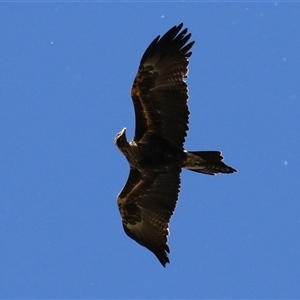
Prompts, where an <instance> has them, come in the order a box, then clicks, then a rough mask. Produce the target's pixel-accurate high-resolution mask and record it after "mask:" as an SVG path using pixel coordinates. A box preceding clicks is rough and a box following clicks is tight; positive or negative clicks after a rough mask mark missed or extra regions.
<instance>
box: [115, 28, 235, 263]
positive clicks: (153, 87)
mask: <svg viewBox="0 0 300 300" xmlns="http://www.w3.org/2000/svg"><path fill="white" fill-rule="evenodd" d="M182 27H183V24H180V25H178V26H174V27H172V28H171V29H170V30H169V31H168V32H167V33H166V34H165V35H163V36H162V37H160V36H158V37H157V38H155V39H154V40H153V42H152V43H151V44H150V45H149V47H148V48H147V50H146V51H145V53H144V55H143V57H142V59H141V62H140V66H139V69H138V72H137V75H136V77H135V79H134V82H133V86H132V89H131V97H132V101H133V105H134V110H135V135H134V138H133V140H132V141H131V142H128V141H127V139H126V134H125V133H126V128H124V129H123V130H122V131H121V132H120V133H118V134H117V135H116V138H115V144H116V145H117V147H118V148H119V150H120V151H121V152H122V153H123V154H124V155H125V157H126V158H127V160H128V163H129V166H130V173H129V177H128V179H127V182H126V184H125V186H124V188H123V190H122V191H121V192H120V194H119V195H118V207H119V210H120V214H121V218H122V223H123V228H124V230H125V232H126V234H127V235H128V236H129V237H131V238H132V239H134V240H135V241H136V242H138V243H139V244H141V245H142V246H144V247H146V248H148V249H149V250H150V251H152V252H153V253H154V254H155V255H156V257H157V258H158V260H159V261H160V262H161V264H162V265H163V266H164V267H165V266H166V263H169V262H170V261H169V258H168V255H167V253H170V249H169V246H168V244H167V238H168V234H169V221H170V218H171V216H172V214H173V212H174V210H175V206H176V202H177V199H178V193H179V188H180V172H181V169H182V168H185V169H188V170H191V171H195V172H199V173H204V174H210V175H215V174H217V173H234V172H236V170H235V169H233V168H231V167H229V166H227V165H226V164H225V163H224V162H222V159H223V157H222V155H221V152H220V151H186V150H185V149H184V146H183V144H184V141H185V137H186V132H187V130H188V121H189V109H188V105H187V100H188V89H187V85H186V83H185V81H184V78H186V77H187V73H188V58H189V57H190V56H191V54H192V52H190V50H191V48H192V46H193V44H194V43H195V42H194V41H193V42H189V43H188V41H189V39H190V37H191V34H190V33H189V34H188V33H187V28H186V29H183V30H182Z"/></svg>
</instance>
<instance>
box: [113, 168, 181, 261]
mask: <svg viewBox="0 0 300 300" xmlns="http://www.w3.org/2000/svg"><path fill="white" fill-rule="evenodd" d="M180 171H181V169H179V168H176V169H172V170H170V171H168V172H166V173H154V174H141V173H140V172H139V171H138V170H137V169H134V168H131V169H130V173H129V177H128V180H127V182H126V184H125V187H124V188H123V190H122V191H121V193H120V194H119V196H118V206H119V210H120V214H121V217H122V222H123V228H124V230H125V232H126V234H127V235H128V236H129V237H131V238H132V239H134V240H135V241H136V242H138V243H139V244H141V245H142V246H144V247H146V248H148V249H149V250H150V251H152V252H153V253H154V254H155V255H156V257H157V258H158V259H159V261H160V262H161V264H162V265H163V266H165V265H166V263H169V258H168V255H167V253H169V252H170V249H169V247H168V244H167V237H168V235H169V229H168V227H169V225H168V223H169V220H170V218H171V216H172V214H173V211H174V209H175V206H176V202H177V198H178V192H179V187H180Z"/></svg>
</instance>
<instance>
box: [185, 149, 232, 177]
mask: <svg viewBox="0 0 300 300" xmlns="http://www.w3.org/2000/svg"><path fill="white" fill-rule="evenodd" d="M186 157H187V159H186V165H185V166H184V167H185V168H186V169H188V170H191V171H194V172H198V173H204V174H209V175H216V174H218V173H227V174H230V173H234V172H236V170H235V169H234V168H231V167H229V166H227V165H226V164H225V163H224V162H223V161H222V160H223V157H222V153H221V152H220V151H189V152H186Z"/></svg>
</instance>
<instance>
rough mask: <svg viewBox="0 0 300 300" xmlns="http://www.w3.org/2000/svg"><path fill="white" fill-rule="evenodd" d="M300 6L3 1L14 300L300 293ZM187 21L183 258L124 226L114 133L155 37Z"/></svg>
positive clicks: (123, 174)
mask: <svg viewBox="0 0 300 300" xmlns="http://www.w3.org/2000/svg"><path fill="white" fill-rule="evenodd" d="M299 12H300V4H299V3H281V2H278V3H275V2H264V3H249V2H244V3H234V2H231V3H220V2H211V3H167V2H159V3H136V2H132V3H95V2H94V3H93V2H90V3H74V2H73V3H57V2H52V3H49V2H48V3H1V4H0V39H1V43H0V53H1V57H0V61H1V67H0V126H1V127H0V140H1V146H0V158H1V161H0V174H1V178H0V199H1V200H0V241H1V244H0V253H1V255H0V278H1V280H0V298H9V297H10V298H13V297H14V298H300V284H299V282H300V176H299V175H300V172H299V169H300V155H299V150H300V81H299V78H300V30H299V29H300V13H299ZM181 22H184V25H185V26H187V27H188V28H189V31H190V32H191V33H192V39H194V40H195V41H196V44H195V46H194V47H193V55H192V57H191V59H190V72H189V78H188V79H187V82H188V85H189V89H190V101H189V106H190V110H191V116H190V131H189V133H188V137H187V141H186V148H187V149H189V150H222V151H223V155H224V157H225V162H226V163H228V164H229V165H231V166H232V167H234V168H236V169H238V170H239V172H238V173H236V174H233V175H218V176H215V177H213V176H205V175H201V174H197V173H194V172H188V171H183V173H182V188H181V193H180V198H179V203H178V206H177V209H176V212H175V214H174V216H173V218H172V220H171V226H170V228H171V235H170V238H169V245H170V248H171V253H170V260H171V264H169V265H167V267H166V268H165V269H164V268H163V267H162V266H161V265H160V263H159V262H158V260H157V259H156V257H155V256H154V255H153V254H152V253H151V252H149V251H148V250H146V249H145V248H143V247H141V246H139V245H138V244H137V243H135V242H134V241H132V240H131V239H129V238H128V237H127V236H126V235H125V233H124V232H123V229H122V226H121V219H120V216H119V211H118V209H117V205H116V196H117V194H118V193H119V191H120V190H121V188H122V187H123V185H124V184H125V181H126V179H127V175H128V170H129V169H128V164H127V161H126V160H125V158H124V157H123V156H122V155H121V153H120V152H119V151H118V150H117V148H116V147H115V145H114V137H115V135H116V133H117V132H119V131H120V130H121V129H122V128H123V127H125V126H126V127H127V129H128V136H129V138H130V139H131V138H132V135H133V132H134V114H133V106H132V102H131V98H130V87H131V84H132V81H133V78H134V76H135V74H136V71H137V67H138V65H139V61H140V58H141V56H142V54H143V52H144V50H145V49H146V47H147V46H148V45H149V43H150V42H151V41H152V40H153V39H154V38H155V37H156V36H157V35H159V34H164V33H165V32H166V31H167V30H168V29H169V28H170V27H172V26H174V25H177V24H179V23H181Z"/></svg>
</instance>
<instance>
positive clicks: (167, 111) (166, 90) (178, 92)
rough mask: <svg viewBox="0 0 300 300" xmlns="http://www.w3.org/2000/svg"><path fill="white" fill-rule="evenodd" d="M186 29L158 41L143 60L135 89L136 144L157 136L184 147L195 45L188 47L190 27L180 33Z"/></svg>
mask: <svg viewBox="0 0 300 300" xmlns="http://www.w3.org/2000/svg"><path fill="white" fill-rule="evenodd" d="M182 26H183V24H180V25H178V26H174V27H173V28H171V29H170V30H169V31H168V32H167V33H166V34H165V35H164V36H162V37H161V38H160V36H158V37H157V38H156V39H154V41H153V42H152V43H151V44H150V46H149V47H148V48H147V50H146V51H145V53H144V55H143V57H142V59H141V62H140V66H139V69H138V73H137V75H136V77H135V80H134V82H133V86H132V89H131V97H132V100H133V104H134V109H135V121H136V124H135V126H136V127H135V137H134V140H135V141H136V142H139V141H142V142H146V141H147V137H148V136H149V135H151V134H156V135H160V136H162V137H164V138H165V139H167V140H168V141H169V142H170V143H171V144H173V145H174V146H177V147H178V148H183V143H184V139H185V136H186V131H187V130H188V116H189V111H188V106H187V100H188V90H187V85H186V83H185V82H184V80H183V79H184V78H185V77H186V76H187V72H188V58H189V57H190V56H191V54H192V53H191V52H189V50H190V49H191V48H192V46H193V44H194V42H190V43H189V44H187V42H188V40H189V39H190V37H191V34H187V28H186V29H184V30H182V31H180V30H181V28H182ZM174 125H175V126H174Z"/></svg>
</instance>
